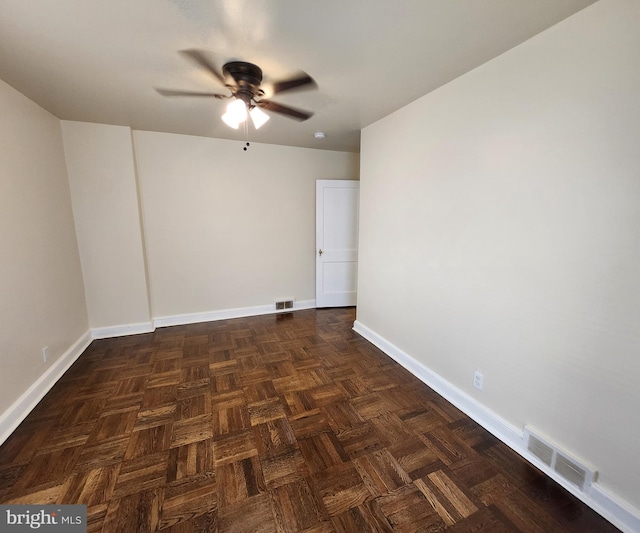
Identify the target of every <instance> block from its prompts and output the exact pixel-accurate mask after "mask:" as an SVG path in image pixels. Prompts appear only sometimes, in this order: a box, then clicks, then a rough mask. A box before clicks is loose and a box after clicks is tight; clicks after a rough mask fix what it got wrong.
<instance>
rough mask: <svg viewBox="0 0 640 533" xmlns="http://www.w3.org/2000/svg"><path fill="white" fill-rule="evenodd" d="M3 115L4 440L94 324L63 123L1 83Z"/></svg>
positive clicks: (0, 353) (0, 323) (0, 319)
mask: <svg viewBox="0 0 640 533" xmlns="http://www.w3.org/2000/svg"><path fill="white" fill-rule="evenodd" d="M0 116H1V117H2V119H1V120H0V243H1V244H0V272H1V273H2V275H1V276H0V299H1V305H0V369H1V371H0V422H1V423H0V434H3V433H4V431H5V430H6V429H7V427H5V425H4V422H5V421H6V420H7V418H6V417H3V416H2V414H3V413H6V412H7V410H8V409H9V407H10V406H11V405H12V404H14V402H16V401H17V400H18V399H19V398H20V397H21V396H22V395H23V393H25V392H26V391H27V389H29V387H31V385H32V384H33V383H34V382H36V381H37V380H38V379H39V378H41V377H42V376H43V374H45V373H46V372H47V371H48V369H50V368H51V367H52V365H54V364H55V363H56V361H57V360H58V359H60V357H61V356H62V355H63V354H64V353H65V352H67V350H68V349H69V348H70V347H71V346H72V345H74V344H75V343H77V341H78V340H79V339H80V338H81V337H83V336H84V335H85V334H86V333H87V331H88V319H87V311H86V306H85V300H84V290H83V285H82V273H81V270H80V260H79V256H78V248H77V245H76V234H75V229H74V225H73V215H72V210H71V199H70V196H69V185H68V183H67V174H66V169H65V162H64V153H63V148H62V134H61V131H60V121H59V120H58V119H57V118H55V117H54V116H53V115H51V114H49V113H48V112H46V111H44V110H43V109H42V108H40V107H38V106H37V105H36V104H34V103H33V102H31V101H30V100H28V99H27V98H26V97H24V96H23V95H21V94H20V93H18V92H17V91H15V90H14V89H13V88H11V87H10V86H9V85H7V84H6V83H4V82H2V81H0ZM44 346H48V347H49V355H50V357H49V361H48V363H45V362H44V361H43V355H42V349H43V347H44ZM24 414H26V413H24ZM0 436H1V435H0ZM0 440H1V439H0Z"/></svg>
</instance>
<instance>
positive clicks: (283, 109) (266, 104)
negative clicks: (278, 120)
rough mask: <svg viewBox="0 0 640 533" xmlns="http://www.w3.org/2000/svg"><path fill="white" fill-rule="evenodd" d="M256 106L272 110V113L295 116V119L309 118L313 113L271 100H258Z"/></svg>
mask: <svg viewBox="0 0 640 533" xmlns="http://www.w3.org/2000/svg"><path fill="white" fill-rule="evenodd" d="M256 105H257V106H258V107H261V108H262V109H266V110H267V111H273V112H274V113H280V114H281V115H286V116H287V117H290V118H295V119H296V120H299V121H303V120H307V119H308V118H311V117H312V116H313V113H310V112H308V111H302V110H300V109H294V108H293V107H289V106H286V105H282V104H277V103H276V102H272V101H271V100H260V101H259V102H256Z"/></svg>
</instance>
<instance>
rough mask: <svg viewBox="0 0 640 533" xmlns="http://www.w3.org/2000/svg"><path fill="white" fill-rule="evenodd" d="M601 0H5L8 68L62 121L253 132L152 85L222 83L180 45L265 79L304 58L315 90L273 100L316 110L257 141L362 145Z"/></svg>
mask: <svg viewBox="0 0 640 533" xmlns="http://www.w3.org/2000/svg"><path fill="white" fill-rule="evenodd" d="M593 2H594V0H395V1H393V0H314V1H311V0H102V1H99V0H1V1H0V78H1V79H3V80H4V81H6V82H7V83H9V84H10V85H12V86H13V87H14V88H16V89H17V90H18V91H20V92H21V93H23V94H25V95H26V96H27V97H29V98H30V99H32V100H33V101H35V102H37V103H38V104H40V105H41V106H42V107H44V108H45V109H47V110H48V111H50V112H51V113H53V114H54V115H56V116H57V117H59V118H60V119H65V120H79V121H86V122H98V123H105V124H118V125H126V126H131V127H132V128H134V129H139V130H152V131H162V132H172V133H182V134H189V135H200V136H207V137H218V138H225V139H238V140H244V133H243V132H242V131H236V130H232V129H231V128H229V127H228V126H226V125H225V124H224V123H223V122H222V121H221V120H220V119H219V116H220V115H221V114H222V113H223V110H224V107H225V105H226V104H225V102H224V101H221V100H216V99H213V98H212V99H208V98H207V99H205V98H167V97H162V96H160V95H159V94H158V93H156V92H155V91H154V87H161V88H170V89H184V90H194V91H214V92H217V91H222V92H224V88H223V87H221V86H220V84H219V82H218V81H216V80H215V79H214V78H213V77H212V76H211V75H210V74H207V73H206V72H205V71H203V70H202V69H201V68H199V67H198V66H197V65H195V64H194V63H192V62H189V61H187V60H186V59H185V58H184V57H182V56H181V55H180V54H178V53H177V51H179V50H184V49H188V48H198V49H202V50H205V51H207V53H208V54H209V57H210V58H211V60H212V61H214V62H215V63H216V64H217V65H218V66H219V67H220V68H221V67H222V65H223V64H224V63H226V62H227V61H228V60H231V59H236V60H243V61H249V62H252V63H255V64H257V65H259V66H260V67H261V68H262V70H263V71H264V74H265V80H266V81H268V80H275V79H280V78H285V77H287V75H289V74H292V73H295V72H296V71H297V70H300V69H302V70H304V71H306V72H307V73H309V74H310V75H311V76H313V78H314V79H315V80H316V82H317V83H318V86H319V89H318V90H315V91H304V92H302V91H299V92H291V93H285V94H282V95H279V96H276V97H274V98H273V100H274V101H276V102H279V103H282V104H285V105H290V106H293V107H297V108H302V109H306V110H309V111H312V112H314V113H315V115H314V116H313V117H312V118H311V119H309V120H307V121H306V122H297V121H295V120H291V119H287V118H285V117H282V116H277V115H272V120H270V121H269V122H268V123H267V124H266V125H265V126H263V128H262V129H260V130H259V131H255V130H253V129H252V128H251V129H250V130H249V140H250V141H257V142H265V143H274V144H285V145H290V146H303V147H310V148H322V149H329V150H347V151H358V150H359V145H360V129H361V128H363V127H365V126H367V125H369V124H371V123H372V122H375V121H376V120H378V119H380V118H382V117H384V116H385V115H387V114H389V113H391V112H392V111H395V110H396V109H398V108H400V107H402V106H404V105H406V104H408V103H409V102H411V101H413V100H415V99H416V98H418V97H420V96H422V95H424V94H426V93H428V92H429V91H432V90H434V89H436V88H437V87H439V86H441V85H443V84H445V83H447V82H448V81H450V80H452V79H454V78H456V77H458V76H460V75H461V74H463V73H465V72H468V71H469V70H471V69H473V68H475V67H477V66H478V65H481V64H482V63H484V62H486V61H488V60H490V59H492V58H494V57H496V56H497V55H499V54H501V53H503V52H505V51H506V50H508V49H510V48H512V47H514V46H515V45H517V44H519V43H521V42H523V41H524V40H526V39H528V38H530V37H532V36H533V35H535V34H536V33H539V32H540V31H542V30H544V29H546V28H548V27H549V26H551V25H553V24H555V23H557V22H559V21H560V20H562V19H564V18H566V17H567V16H569V15H571V14H573V13H575V12H576V11H578V10H580V9H582V8H584V7H586V6H588V5H589V4H592V3H593ZM316 131H323V132H325V133H326V138H325V139H324V140H322V141H318V140H316V139H314V137H313V133H314V132H316Z"/></svg>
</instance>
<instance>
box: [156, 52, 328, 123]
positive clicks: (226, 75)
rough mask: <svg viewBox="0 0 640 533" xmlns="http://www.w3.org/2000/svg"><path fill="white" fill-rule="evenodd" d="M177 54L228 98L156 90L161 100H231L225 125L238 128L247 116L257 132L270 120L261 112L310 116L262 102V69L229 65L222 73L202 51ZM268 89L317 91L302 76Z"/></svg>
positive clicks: (243, 64) (308, 78)
mask: <svg viewBox="0 0 640 533" xmlns="http://www.w3.org/2000/svg"><path fill="white" fill-rule="evenodd" d="M180 53H181V54H182V55H184V56H185V57H187V58H189V59H190V60H192V61H194V62H195V63H197V64H198V65H200V66H201V67H203V68H204V69H205V70H207V72H209V73H210V74H212V75H213V77H214V78H216V79H217V80H218V81H219V82H220V83H222V84H223V85H224V86H225V87H227V89H228V90H229V93H230V94H220V93H213V92H195V91H181V90H174V89H159V88H156V91H157V92H158V93H160V94H161V95H163V96H204V97H213V98H218V99H227V98H232V99H233V100H232V101H231V102H230V104H229V105H228V106H227V111H226V113H225V114H224V115H223V116H222V119H223V120H224V121H225V123H226V124H228V125H229V126H231V127H232V128H238V126H239V125H240V124H241V123H242V122H244V121H245V120H246V117H247V115H249V116H250V117H251V119H252V121H253V124H254V126H255V127H256V129H257V128H259V127H260V126H262V125H263V124H264V123H265V122H266V121H267V120H269V116H268V115H267V114H266V113H264V112H263V111H262V109H265V110H267V111H271V112H273V113H279V114H281V115H284V116H286V117H289V118H293V119H296V120H299V121H303V120H307V119H309V118H311V117H312V116H313V113H311V112H309V111H303V110H300V109H295V108H293V107H289V106H285V105H282V104H278V103H277V102H274V101H272V100H271V99H270V98H265V91H264V90H263V89H262V88H261V84H262V69H260V67H258V66H257V65H254V64H253V63H246V62H244V61H231V62H229V63H226V64H225V65H224V66H223V67H222V73H221V72H220V71H219V70H218V68H217V66H216V65H215V64H214V63H213V62H212V61H211V60H210V59H209V58H208V57H207V56H206V55H205V54H204V53H203V52H202V51H201V50H196V49H190V50H182V51H180ZM269 87H270V90H269V93H270V94H273V95H276V94H281V93H284V92H286V91H291V90H293V89H302V88H304V89H314V88H317V84H316V82H315V81H314V80H313V78H311V76H309V75H308V74H306V73H304V72H299V73H298V74H296V75H295V76H293V77H291V78H287V79H284V80H280V81H277V82H274V83H270V84H269Z"/></svg>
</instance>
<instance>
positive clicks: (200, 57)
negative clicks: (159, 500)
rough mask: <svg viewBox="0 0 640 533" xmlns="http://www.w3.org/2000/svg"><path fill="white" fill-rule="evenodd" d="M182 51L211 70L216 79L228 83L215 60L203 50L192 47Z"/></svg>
mask: <svg viewBox="0 0 640 533" xmlns="http://www.w3.org/2000/svg"><path fill="white" fill-rule="evenodd" d="M180 53H181V54H182V55H183V56H186V57H188V58H189V59H191V60H192V61H194V62H195V63H197V64H198V65H200V66H201V67H203V68H204V69H206V70H207V71H209V72H210V73H211V74H212V75H213V77H214V78H215V79H217V80H218V81H219V82H220V83H222V85H226V84H227V83H226V82H225V80H224V78H223V77H222V74H221V73H220V70H219V69H218V67H217V65H216V64H215V63H214V62H213V61H211V60H210V59H209V58H208V57H207V56H206V55H205V54H204V53H203V52H202V51H201V50H196V49H195V48H190V49H189V50H180Z"/></svg>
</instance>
